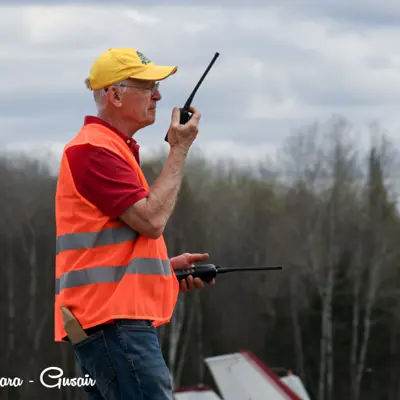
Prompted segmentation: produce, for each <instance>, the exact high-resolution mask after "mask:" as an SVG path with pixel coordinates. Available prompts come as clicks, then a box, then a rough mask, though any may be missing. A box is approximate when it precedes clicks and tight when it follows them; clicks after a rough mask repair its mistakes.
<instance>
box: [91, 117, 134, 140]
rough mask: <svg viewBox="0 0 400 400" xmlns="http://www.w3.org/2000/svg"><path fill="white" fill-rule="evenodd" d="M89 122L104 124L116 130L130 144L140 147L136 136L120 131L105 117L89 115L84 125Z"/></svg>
mask: <svg viewBox="0 0 400 400" xmlns="http://www.w3.org/2000/svg"><path fill="white" fill-rule="evenodd" d="M87 124H100V125H103V126H105V127H106V128H108V129H110V130H111V131H113V132H115V133H116V134H117V135H118V136H119V137H120V138H121V139H122V140H123V141H124V142H125V143H127V144H128V145H131V144H134V145H136V146H137V147H139V145H138V143H137V142H136V140H135V139H134V138H132V137H129V136H127V135H125V134H124V133H122V132H120V131H119V130H118V129H116V128H114V127H113V126H112V125H111V124H109V123H108V122H107V121H104V120H103V119H101V118H99V117H96V116H94V115H87V116H86V117H85V120H84V125H87Z"/></svg>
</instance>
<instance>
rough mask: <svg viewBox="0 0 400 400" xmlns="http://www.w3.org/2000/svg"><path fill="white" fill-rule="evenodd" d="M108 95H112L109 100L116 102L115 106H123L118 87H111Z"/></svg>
mask: <svg viewBox="0 0 400 400" xmlns="http://www.w3.org/2000/svg"><path fill="white" fill-rule="evenodd" d="M108 95H109V96H110V97H109V100H110V101H111V102H112V104H114V106H116V107H120V106H121V97H120V95H119V93H118V91H117V89H115V88H114V87H111V88H110V89H109V90H108Z"/></svg>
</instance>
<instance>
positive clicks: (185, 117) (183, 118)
mask: <svg viewBox="0 0 400 400" xmlns="http://www.w3.org/2000/svg"><path fill="white" fill-rule="evenodd" d="M218 56H219V53H218V52H217V53H215V55H214V57H213V59H212V60H211V62H210V64H209V65H208V67H207V69H206V70H205V71H204V73H203V75H202V76H201V78H200V80H199V82H198V83H197V85H196V86H195V88H194V89H193V92H192V93H191V94H190V96H189V97H188V99H187V100H186V103H185V105H184V106H183V107H182V108H180V109H179V111H180V120H179V123H180V124H181V125H184V124H186V122H188V121H189V120H190V118H191V117H192V113H191V112H190V111H189V107H190V106H191V104H192V101H193V98H194V96H195V94H196V92H197V90H198V88H199V87H200V85H201V83H202V82H203V81H204V78H205V77H206V75H207V74H208V71H210V69H211V67H212V66H213V64H214V63H215V61H216V60H217V58H218ZM165 141H166V142H168V133H167V134H166V135H165Z"/></svg>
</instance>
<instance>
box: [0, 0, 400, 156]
mask: <svg viewBox="0 0 400 400" xmlns="http://www.w3.org/2000/svg"><path fill="white" fill-rule="evenodd" d="M149 3H151V4H153V5H152V6H149V5H148V4H149ZM110 4H112V6H110ZM188 4H198V6H192V5H188ZM199 4H201V6H200V5H199ZM243 4H245V6H244V5H243ZM399 20H400V3H398V2H395V0H386V1H385V2H380V1H378V0H374V1H372V0H363V1H358V0H352V1H351V2H348V1H345V0H325V1H320V0H319V1H318V0H275V1H271V0H264V1H261V0H259V1H250V0H248V1H246V2H243V1H240V2H239V1H235V0H230V1H228V0H225V1H219V0H216V1H211V0H203V1H202V2H194V1H192V2H189V1H178V0H169V1H168V2H166V1H157V0H156V1H151V2H149V1H117V0H114V1H112V2H111V1H99V0H97V1H79V2H77V1H76V2H74V1H57V0H53V1H50V0H49V1H38V2H36V1H34V0H30V1H18V0H14V1H5V0H0V39H1V40H0V77H1V88H0V144H1V148H2V149H8V150H13V149H24V150H30V151H31V152H32V154H42V153H43V151H44V150H45V151H47V150H51V151H52V152H54V154H55V155H56V157H59V155H60V152H61V151H62V148H63V146H64V144H65V143H66V142H67V141H68V140H69V139H71V138H72V137H73V136H74V135H75V134H76V133H77V131H78V130H79V128H80V127H81V124H82V121H83V118H84V116H85V115H88V114H93V113H95V108H94V105H93V101H92V96H91V93H90V92H88V91H87V89H86V88H85V87H84V84H83V81H84V79H85V78H86V76H87V74H88V72H89V69H90V67H91V64H92V62H93V61H94V59H95V58H96V57H97V56H98V55H99V54H100V53H101V52H103V51H104V50H106V49H107V48H109V47H135V48H139V49H140V50H141V51H142V52H143V53H144V54H145V55H146V56H147V57H148V58H150V59H151V60H152V61H153V62H155V63H158V64H165V65H178V66H179V71H178V73H177V74H176V75H174V76H173V77H171V78H169V79H168V80H166V81H163V82H162V86H161V93H162V96H163V99H162V101H161V102H160V103H159V110H158V120H157V122H156V124H155V125H154V126H152V127H149V128H146V129H145V130H143V131H141V132H139V133H138V134H137V136H136V138H137V140H138V141H139V143H140V144H141V145H142V148H143V150H144V152H145V154H146V153H147V154H148V152H151V151H153V150H157V149H167V148H168V145H167V144H166V143H165V142H164V141H163V138H164V135H165V132H166V129H167V128H168V125H169V122H170V115H171V109H172V107H173V106H180V105H182V104H183V103H184V101H185V100H186V97H187V96H188V94H189V93H190V91H191V90H192V88H193V86H194V85H195V84H196V82H197V80H198V79H199V78H200V76H201V74H202V73H203V70H204V69H205V68H206V66H207V65H208V63H209V62H210V60H211V58H212V57H213V55H214V53H215V52H216V51H218V52H220V57H219V59H218V60H217V62H216V63H215V65H214V68H213V69H212V70H211V71H210V74H209V75H208V77H207V79H206V80H205V81H204V84H203V86H202V87H201V89H200V90H199V92H198V94H197V97H196V100H195V103H194V104H195V105H196V106H197V107H198V108H199V109H200V110H201V112H202V115H203V117H202V120H201V130H200V134H199V137H198V140H197V141H196V146H197V147H198V148H200V149H201V150H202V151H203V152H205V153H206V154H208V155H210V156H212V157H225V156H227V155H234V156H236V157H238V159H248V158H251V159H257V158H260V157H263V156H264V155H266V154H274V151H276V149H279V147H280V146H281V145H282V142H283V141H284V139H285V137H287V136H288V135H289V134H290V133H291V132H292V131H293V130H294V129H297V128H300V127H302V126H304V125H305V124H308V123H310V122H312V121H314V120H316V119H318V120H321V121H325V120H326V119H327V118H329V116H331V115H332V114H341V115H343V116H345V117H347V118H349V119H350V120H351V121H352V122H353V123H354V124H355V126H356V127H357V128H359V133H357V134H358V135H359V140H360V142H363V141H365V140H367V137H368V134H367V132H366V131H365V130H364V132H363V127H364V126H365V125H366V124H367V123H368V122H369V121H370V120H371V119H377V120H379V121H381V123H382V124H383V125H384V127H385V128H386V129H387V130H388V132H389V134H390V136H391V137H392V138H393V140H395V141H396V140H397V138H400V136H399V134H398V132H399V128H400V113H399V109H400V107H399V106H400V46H399V42H400V25H399V24H398V22H399ZM399 142H400V141H399ZM399 142H398V143H399Z"/></svg>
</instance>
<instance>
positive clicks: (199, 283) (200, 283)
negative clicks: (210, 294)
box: [193, 278, 204, 289]
mask: <svg viewBox="0 0 400 400" xmlns="http://www.w3.org/2000/svg"><path fill="white" fill-rule="evenodd" d="M193 284H194V286H195V287H196V289H202V288H203V287H204V283H203V281H202V280H201V279H200V278H195V279H194V280H193Z"/></svg>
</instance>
